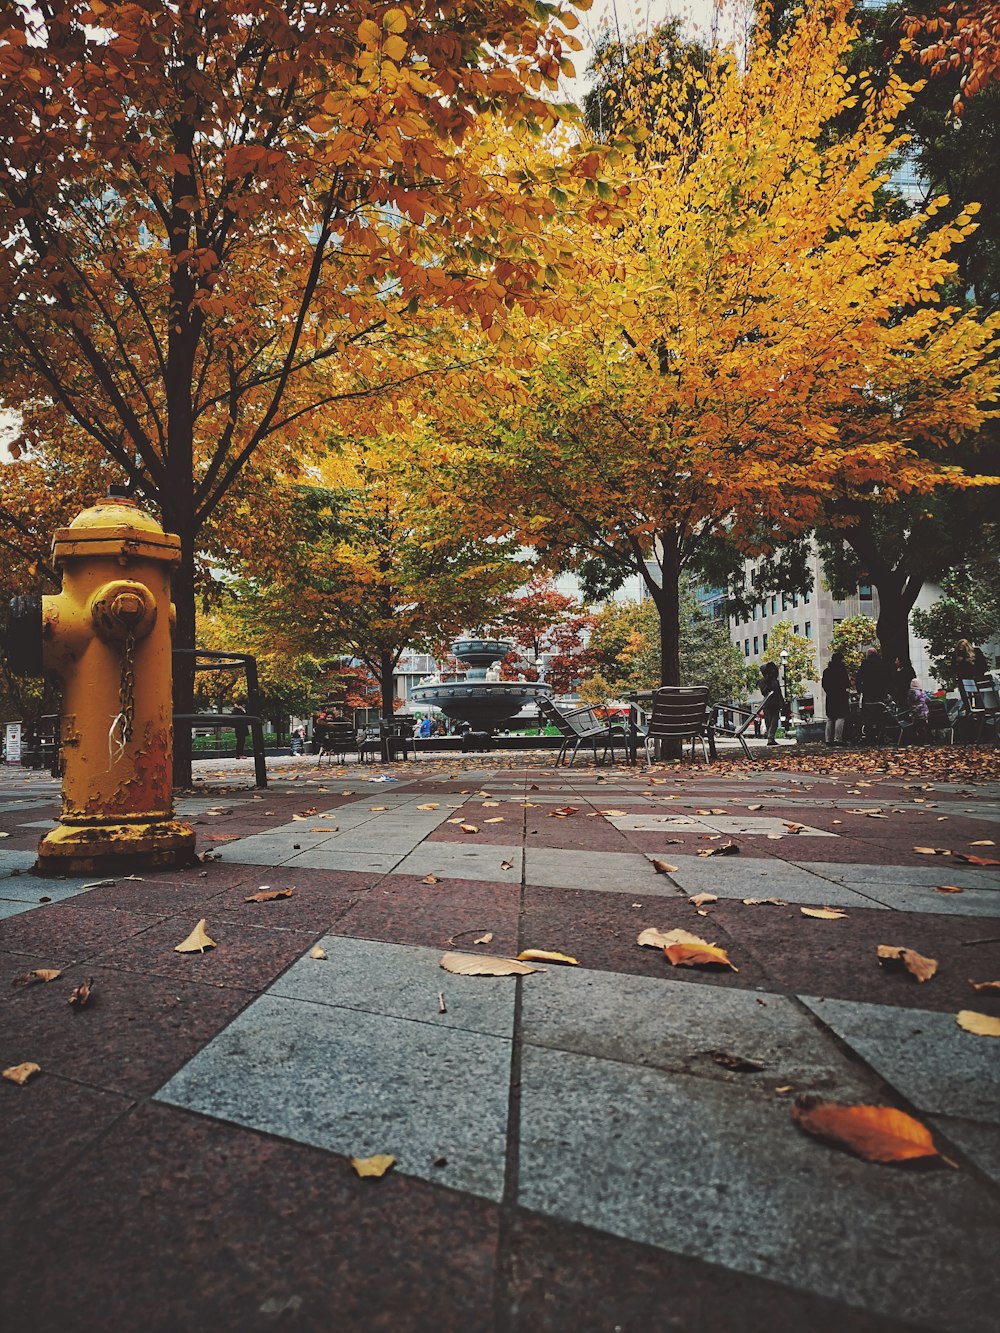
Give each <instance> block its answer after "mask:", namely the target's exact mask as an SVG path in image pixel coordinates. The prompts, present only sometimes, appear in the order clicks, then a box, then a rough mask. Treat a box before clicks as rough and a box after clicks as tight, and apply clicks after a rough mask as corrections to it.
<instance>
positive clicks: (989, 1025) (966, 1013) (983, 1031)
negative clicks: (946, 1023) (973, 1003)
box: [955, 1009, 1000, 1037]
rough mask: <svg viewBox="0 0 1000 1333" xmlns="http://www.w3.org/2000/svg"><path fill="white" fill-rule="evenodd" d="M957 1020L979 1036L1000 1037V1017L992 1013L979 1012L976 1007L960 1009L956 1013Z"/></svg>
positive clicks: (961, 1026)
mask: <svg viewBox="0 0 1000 1333" xmlns="http://www.w3.org/2000/svg"><path fill="white" fill-rule="evenodd" d="M955 1022H956V1023H957V1024H958V1026H959V1027H960V1028H964V1029H965V1031H966V1032H971V1033H973V1034H974V1035H975V1036H977V1037H1000V1018H995V1017H994V1016H993V1015H992V1014H978V1013H976V1011H975V1009H960V1010H959V1012H958V1013H957V1014H956V1015H955Z"/></svg>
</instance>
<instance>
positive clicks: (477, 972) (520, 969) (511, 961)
mask: <svg viewBox="0 0 1000 1333" xmlns="http://www.w3.org/2000/svg"><path fill="white" fill-rule="evenodd" d="M439 966H440V967H443V968H444V970H445V971H446V972H454V973H455V975H456V976H458V977H519V976H526V975H527V973H529V972H537V971H538V970H539V969H538V968H537V967H531V966H530V965H529V964H528V963H522V962H519V961H518V960H517V959H516V958H494V957H491V956H490V955H489V954H476V953H446V954H442V955H441V959H440V963H439Z"/></svg>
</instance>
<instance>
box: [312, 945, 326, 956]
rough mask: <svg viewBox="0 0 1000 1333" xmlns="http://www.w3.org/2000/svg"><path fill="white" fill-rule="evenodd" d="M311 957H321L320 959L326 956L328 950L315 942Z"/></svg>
mask: <svg viewBox="0 0 1000 1333" xmlns="http://www.w3.org/2000/svg"><path fill="white" fill-rule="evenodd" d="M309 957H310V958H320V959H322V958H325V957H326V950H325V949H321V948H320V947H319V945H318V944H314V945H313V947H312V948H311V949H310V950H309Z"/></svg>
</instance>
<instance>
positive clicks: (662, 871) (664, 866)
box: [653, 852, 701, 875]
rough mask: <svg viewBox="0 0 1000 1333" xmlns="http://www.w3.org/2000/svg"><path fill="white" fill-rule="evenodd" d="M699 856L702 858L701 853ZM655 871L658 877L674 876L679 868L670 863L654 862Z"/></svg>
mask: <svg viewBox="0 0 1000 1333" xmlns="http://www.w3.org/2000/svg"><path fill="white" fill-rule="evenodd" d="M698 855H699V856H700V855H701V853H700V852H699V853H698ZM653 869H654V870H655V871H656V873H657V874H658V875H672V874H673V873H674V871H675V870H676V869H677V867H676V866H673V865H671V864H670V862H669V861H654V862H653Z"/></svg>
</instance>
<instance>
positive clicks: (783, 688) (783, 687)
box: [780, 648, 791, 707]
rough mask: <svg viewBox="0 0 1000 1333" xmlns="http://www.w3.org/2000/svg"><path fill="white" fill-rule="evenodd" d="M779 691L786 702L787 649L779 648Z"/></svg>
mask: <svg viewBox="0 0 1000 1333" xmlns="http://www.w3.org/2000/svg"><path fill="white" fill-rule="evenodd" d="M780 655H781V693H782V694H783V695H784V696H785V703H786V704H788V649H787V648H782V650H781V654H780ZM788 706H789V707H791V705H790V704H789V705H788Z"/></svg>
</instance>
